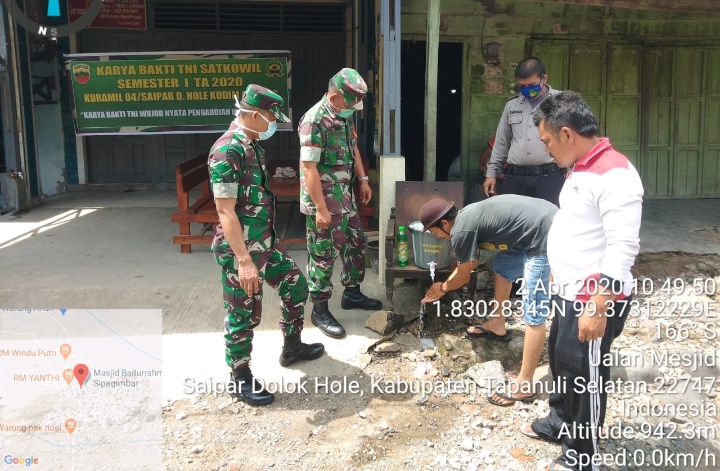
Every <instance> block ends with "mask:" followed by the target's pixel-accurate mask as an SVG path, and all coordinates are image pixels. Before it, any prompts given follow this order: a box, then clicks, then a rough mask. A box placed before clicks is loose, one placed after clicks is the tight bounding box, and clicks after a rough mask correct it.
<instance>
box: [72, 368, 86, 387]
mask: <svg viewBox="0 0 720 471" xmlns="http://www.w3.org/2000/svg"><path fill="white" fill-rule="evenodd" d="M73 374H74V375H75V379H77V382H78V383H79V384H80V389H82V387H83V384H84V383H85V380H86V379H87V377H88V375H89V374H90V369H89V368H88V367H87V366H86V365H83V364H82V363H78V364H77V365H75V368H74V369H73Z"/></svg>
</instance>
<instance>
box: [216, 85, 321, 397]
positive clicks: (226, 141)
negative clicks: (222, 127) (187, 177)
mask: <svg viewBox="0 0 720 471" xmlns="http://www.w3.org/2000/svg"><path fill="white" fill-rule="evenodd" d="M236 103H237V107H238V111H237V118H236V119H235V120H234V121H233V123H232V124H231V125H230V129H228V130H227V131H226V132H225V134H223V135H222V136H221V137H220V139H218V140H217V142H215V144H214V145H213V147H212V149H211V150H210V158H209V160H208V168H209V171H210V183H211V184H212V190H213V193H214V196H215V205H216V207H217V210H218V215H219V217H220V224H218V225H217V227H216V229H215V238H214V240H213V244H212V250H213V253H214V255H215V260H216V261H217V262H218V264H220V266H221V267H222V285H223V298H224V300H225V308H226V309H227V311H228V313H227V318H226V320H225V361H226V362H227V364H228V366H229V367H230V368H231V369H232V379H231V382H230V384H229V385H228V389H229V391H230V393H231V394H232V395H233V396H235V397H238V398H240V399H242V400H243V401H245V402H247V403H248V404H251V405H264V404H270V403H271V402H272V401H273V399H274V396H273V395H272V394H271V393H269V392H268V391H267V390H265V389H264V388H263V387H261V385H260V383H259V382H258V381H257V380H255V379H254V378H253V376H252V373H251V371H250V364H249V362H250V352H251V351H252V339H253V329H254V328H255V327H256V326H257V325H258V324H259V323H260V316H261V313H262V288H263V281H265V282H267V283H268V284H269V285H270V286H272V287H273V288H276V289H277V290H278V292H279V294H280V300H281V302H280V305H281V309H282V317H281V319H280V328H281V329H282V332H283V335H284V337H285V343H284V346H283V349H282V354H281V356H280V364H281V365H282V366H289V365H291V364H293V363H294V362H296V361H298V360H314V359H315V358H318V357H320V356H321V355H322V354H323V351H324V347H323V346H322V344H319V343H318V344H311V345H308V344H304V343H302V342H301V341H300V332H301V331H302V327H303V314H304V307H305V302H306V301H307V295H308V291H307V281H306V279H305V276H304V275H303V274H302V272H301V271H300V269H299V268H298V267H297V265H296V264H295V262H294V261H293V260H292V258H290V256H289V255H288V253H287V251H286V250H285V248H284V247H283V246H281V245H277V244H276V237H275V229H274V226H273V225H274V221H275V196H274V195H273V193H272V192H271V191H270V190H269V188H268V175H267V170H266V168H265V156H264V151H263V149H262V148H261V147H260V146H259V144H258V141H259V140H263V139H268V138H269V137H270V136H272V134H273V133H274V132H275V129H276V127H277V125H276V121H278V122H288V121H289V120H288V118H287V116H285V115H284V114H283V113H282V111H281V110H282V105H283V99H282V97H280V95H277V94H275V93H273V92H272V91H270V90H268V89H266V88H264V87H261V86H259V85H249V86H248V87H247V89H246V90H245V93H244V94H243V99H242V102H237V99H236ZM253 384H255V387H254V388H253Z"/></svg>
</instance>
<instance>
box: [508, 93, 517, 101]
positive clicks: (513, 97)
mask: <svg viewBox="0 0 720 471" xmlns="http://www.w3.org/2000/svg"><path fill="white" fill-rule="evenodd" d="M519 96H520V94H519V93H518V94H517V95H513V96H511V97H510V98H508V99H507V100H506V101H510V100H514V99H515V98H518V97H519Z"/></svg>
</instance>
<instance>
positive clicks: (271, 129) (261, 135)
mask: <svg viewBox="0 0 720 471" xmlns="http://www.w3.org/2000/svg"><path fill="white" fill-rule="evenodd" d="M240 111H244V112H245V113H254V111H253V110H243V109H241V110H240ZM258 114H259V115H260V117H261V118H262V119H264V120H265V121H267V123H268V128H267V131H256V130H254V129H250V128H249V127H247V126H243V125H242V124H240V127H242V128H243V129H247V130H248V131H252V132H256V133H257V134H258V139H260V140H261V141H264V140H266V139H270V138H271V137H272V136H273V134H275V131H277V122H275V121H270V120H269V119H267V118H266V117H265V116H263V115H261V114H260V113H258ZM238 124H239V123H238Z"/></svg>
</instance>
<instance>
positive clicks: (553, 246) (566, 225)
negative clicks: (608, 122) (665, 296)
mask: <svg viewBox="0 0 720 471" xmlns="http://www.w3.org/2000/svg"><path fill="white" fill-rule="evenodd" d="M643 192H644V190H643V186H642V182H641V181H640V176H639V175H638V173H637V170H635V167H633V165H632V164H631V163H630V161H629V160H628V159H627V157H625V156H624V155H622V154H621V153H619V152H617V151H616V150H614V149H613V148H612V146H611V145H610V141H609V140H608V139H607V138H602V139H600V142H599V143H598V144H597V145H596V146H595V147H593V149H592V150H591V151H590V152H588V154H587V155H586V156H585V157H583V158H582V159H581V160H579V161H578V162H576V163H575V165H574V166H573V168H572V171H571V172H569V173H568V175H567V177H566V180H565V184H564V186H563V188H562V191H561V192H560V211H558V213H557V215H556V216H555V219H554V220H553V224H552V226H551V228H550V233H549V235H548V252H547V254H548V261H549V262H550V268H551V269H552V274H553V288H554V289H555V290H558V291H559V295H560V296H561V297H562V298H564V299H567V300H569V301H575V300H580V301H587V300H588V299H589V298H590V297H591V296H592V295H593V294H595V293H596V292H597V291H598V288H597V283H598V281H599V280H602V281H604V282H611V283H615V285H614V286H615V290H614V292H615V293H619V291H622V295H620V296H618V297H627V296H629V295H630V294H631V293H632V290H633V276H632V274H631V273H630V268H631V267H632V266H633V264H634V263H635V257H636V256H637V254H638V252H639V251H640V237H639V233H640V219H641V216H642V197H643ZM620 283H622V285H621V286H620V285H619V284H620Z"/></svg>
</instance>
